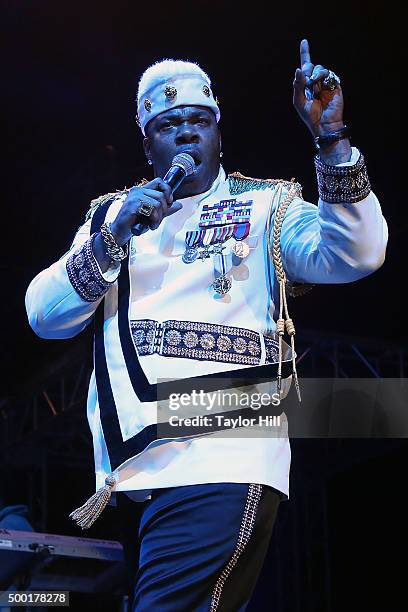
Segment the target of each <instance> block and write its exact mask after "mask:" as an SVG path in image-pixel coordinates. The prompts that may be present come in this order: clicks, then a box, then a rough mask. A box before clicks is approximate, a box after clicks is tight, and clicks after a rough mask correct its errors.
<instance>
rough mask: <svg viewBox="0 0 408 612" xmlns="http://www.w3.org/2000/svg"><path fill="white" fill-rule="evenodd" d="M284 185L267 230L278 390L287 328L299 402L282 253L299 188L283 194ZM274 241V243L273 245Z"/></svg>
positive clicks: (291, 326) (293, 335) (291, 322)
mask: <svg viewBox="0 0 408 612" xmlns="http://www.w3.org/2000/svg"><path fill="white" fill-rule="evenodd" d="M283 191H284V185H280V186H279V187H278V188H277V189H275V192H274V194H273V197H272V200H271V205H270V210H269V214H268V220H267V226H266V232H267V245H268V253H269V257H270V259H272V261H273V265H274V266H275V272H276V278H277V280H278V283H279V296H280V300H279V302H280V303H279V318H278V320H277V323H276V331H277V334H278V337H279V361H278V376H277V390H278V393H279V396H280V395H281V384H282V355H283V336H284V334H285V330H286V332H287V334H288V335H289V337H290V344H291V349H292V373H293V379H294V383H295V388H296V392H297V395H298V399H299V402H300V401H301V395H300V387H299V381H298V376H297V370H296V351H295V334H296V330H295V326H294V323H293V320H292V319H291V318H290V316H289V309H288V303H287V299H286V283H287V279H286V274H285V270H284V267H283V262H282V253H281V234H282V224H283V219H284V217H285V214H286V211H287V210H288V208H289V206H290V205H291V203H292V202H293V200H294V198H295V197H296V196H297V195H298V190H297V188H296V185H295V184H293V185H292V186H291V187H289V189H288V190H287V191H286V194H283ZM276 198H278V204H277V206H276V212H275V218H274V222H273V227H272V230H271V219H272V215H273V210H274V209H275V206H274V204H275V199H276ZM271 242H272V245H271Z"/></svg>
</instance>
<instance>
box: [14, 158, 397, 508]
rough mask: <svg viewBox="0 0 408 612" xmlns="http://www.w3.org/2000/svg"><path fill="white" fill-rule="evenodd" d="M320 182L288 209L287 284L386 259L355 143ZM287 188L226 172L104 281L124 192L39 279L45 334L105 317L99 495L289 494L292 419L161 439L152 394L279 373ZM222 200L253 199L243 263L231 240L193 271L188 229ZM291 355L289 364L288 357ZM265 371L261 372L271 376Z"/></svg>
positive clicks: (96, 393) (64, 333) (98, 364)
mask: <svg viewBox="0 0 408 612" xmlns="http://www.w3.org/2000/svg"><path fill="white" fill-rule="evenodd" d="M336 171H337V172H338V174H337V175H336V174H335V172H336ZM325 172H326V174H325ZM333 172H334V174H333ZM237 177H238V178H237ZM318 181H319V192H320V196H321V197H320V198H319V202H318V205H317V206H316V205H315V204H312V203H309V202H307V201H305V200H304V199H303V198H302V195H301V191H300V188H299V189H298V190H297V194H296V195H295V197H294V198H292V199H291V202H290V205H289V207H288V208H287V210H286V212H285V215H284V218H283V222H282V227H281V236H280V251H281V258H282V264H283V267H284V270H285V273H286V277H287V279H288V280H289V281H291V282H294V283H301V284H302V283H307V284H320V283H347V282H353V281H355V280H358V279H360V278H362V277H364V276H366V275H368V274H370V273H372V272H374V271H375V270H377V269H378V268H379V267H380V266H381V265H382V263H383V260H384V256H385V248H386V243H387V239H388V233H387V225H386V222H385V220H384V217H383V215H382V212H381V207H380V204H379V202H378V199H377V197H376V196H375V194H374V193H373V192H372V191H371V189H370V185H369V182H368V178H367V175H366V171H365V166H364V160H363V158H362V156H361V155H360V153H359V151H358V150H357V149H355V148H353V150H352V158H351V160H350V162H348V163H347V164H341V165H340V166H335V167H327V166H326V168H323V170H322V167H318ZM341 181H343V182H342V183H341ZM347 181H348V183H347ZM290 185H291V183H290V182H285V181H261V180H252V179H245V178H244V177H242V178H239V176H238V175H235V177H234V176H230V177H228V176H227V175H226V174H225V172H224V170H223V168H222V167H220V171H219V174H218V176H217V178H216V180H215V181H214V183H213V185H212V186H211V188H210V189H209V190H208V191H207V192H205V193H203V194H199V195H196V196H192V197H188V198H184V199H182V200H180V201H181V202H182V203H183V208H182V210H181V211H179V212H177V213H176V214H174V215H172V216H170V217H168V218H166V219H164V221H163V222H162V223H161V225H160V227H159V228H158V229H157V230H155V231H149V232H146V233H145V234H143V235H141V236H138V237H133V238H132V239H131V240H130V243H129V257H128V259H127V260H125V262H122V264H120V263H116V262H113V263H112V265H111V266H110V268H109V269H108V271H107V272H106V273H104V274H102V273H101V272H100V270H99V266H98V264H97V262H96V260H95V258H94V257H93V252H92V235H93V232H94V231H95V230H97V229H99V227H98V226H100V224H101V222H102V221H103V220H106V221H112V220H113V219H114V218H115V216H116V215H117V213H118V211H119V209H120V207H121V206H122V204H123V201H124V200H125V199H126V195H127V191H124V192H117V193H116V194H110V195H109V196H106V197H104V198H100V199H98V200H96V201H95V202H94V205H93V206H92V207H91V211H90V214H89V215H88V217H89V218H88V219H87V221H86V222H85V223H84V225H82V226H81V227H80V229H79V230H78V232H77V234H76V236H75V239H74V241H73V244H72V247H71V249H70V250H69V251H68V253H66V254H65V255H64V256H63V257H62V258H61V259H60V260H58V261H56V262H55V263H53V264H52V265H51V266H50V267H49V268H47V269H46V270H43V271H42V272H40V273H39V274H38V275H37V276H36V277H35V278H34V280H33V281H32V282H31V284H30V286H29V287H28V290H27V295H26V307H27V313H28V318H29V322H30V325H31V327H32V328H33V330H34V331H35V332H36V333H37V334H38V335H39V336H40V337H43V338H70V337H73V336H75V335H77V334H79V333H80V332H81V331H82V330H83V329H84V328H85V327H86V326H87V325H89V324H90V323H91V322H92V321H94V322H95V351H94V357H95V369H94V372H93V374H92V377H91V381H90V386H89V396H88V407H87V415H88V422H89V426H90V429H91V432H92V437H93V444H94V456H95V474H96V489H97V490H98V489H100V488H101V487H103V486H104V483H105V482H106V480H105V479H106V478H107V477H109V475H113V480H112V481H111V483H110V485H109V487H110V490H111V491H112V490H113V491H126V492H129V495H130V496H132V497H133V498H134V499H145V498H146V497H147V496H148V494H149V492H150V491H151V490H152V489H154V488H161V487H169V486H182V485H187V484H198V483H207V482H256V483H261V484H266V485H269V486H272V487H274V488H275V489H277V490H279V491H281V492H282V495H283V497H284V498H287V497H288V495H289V467H290V445H289V440H288V435H287V422H286V419H285V416H284V414H283V415H282V419H281V421H280V424H279V426H278V427H276V426H273V427H269V428H263V427H260V428H257V427H255V428H253V430H252V431H251V432H249V433H248V431H247V430H245V428H241V429H240V431H239V432H237V430H235V431H232V430H228V431H226V430H225V429H224V430H222V429H221V430H217V431H215V430H211V431H205V432H202V431H200V432H199V434H197V435H194V434H192V435H178V430H177V429H176V430H175V431H174V434H173V435H172V436H167V437H166V436H165V437H164V438H162V437H160V435H158V431H157V423H158V422H160V417H158V411H157V396H156V395H155V393H156V391H157V384H158V382H159V381H161V380H163V379H166V380H170V381H176V380H179V379H188V380H193V381H196V380H200V379H201V377H204V378H205V377H207V378H208V377H211V376H213V377H218V376H219V377H220V378H221V377H222V376H225V375H226V373H229V372H231V371H235V372H237V371H240V370H243V371H245V373H247V372H248V371H249V370H250V369H253V370H256V368H260V367H270V368H273V367H275V370H274V373H275V374H276V362H277V351H278V343H277V340H276V334H275V332H276V321H277V319H278V309H279V306H280V304H279V302H280V299H279V287H278V282H277V277H276V270H275V269H274V265H273V262H272V260H271V253H270V249H268V240H269V239H270V236H269V235H268V231H267V229H268V220H269V222H270V219H271V218H272V219H273V216H274V215H275V214H276V206H277V205H278V203H279V198H280V201H282V198H284V197H285V194H286V193H287V192H288V190H289V188H290ZM278 192H279V198H277V197H276V195H277V193H278ZM322 195H323V196H324V197H325V198H326V199H325V200H324V199H322ZM346 196H347V198H348V201H347V199H346ZM225 201H232V202H233V203H238V204H242V203H244V204H245V203H247V202H250V203H251V215H250V231H249V235H248V236H247V237H246V238H245V239H244V240H245V243H246V244H247V245H248V247H249V252H248V254H247V256H246V257H244V258H237V257H236V256H235V255H234V253H233V252H232V249H231V246H233V243H234V238H233V237H230V238H229V239H228V240H227V242H225V244H224V247H225V248H224V249H223V251H222V258H221V257H220V256H219V255H216V254H213V255H211V256H205V254H204V256H203V257H201V258H200V257H197V259H195V260H194V261H192V262H190V263H186V262H185V261H183V254H184V253H185V251H186V248H187V247H186V235H187V232H193V231H195V230H197V228H198V226H199V222H200V218H201V219H202V212H203V209H204V207H205V206H206V209H209V210H214V206H216V205H217V203H219V202H225ZM98 215H99V219H98V220H97V221H96V219H97V217H98ZM210 250H211V249H210ZM223 274H224V275H225V276H226V277H227V278H228V279H229V281H230V283H231V287H230V289H229V291H228V292H227V293H225V294H220V293H217V292H216V291H215V290H214V288H213V287H214V285H213V282H214V279H215V278H217V277H219V276H220V275H223ZM215 326H217V327H215ZM152 347H153V348H152ZM284 351H285V354H284V356H283V360H284V362H286V363H290V360H291V351H290V350H289V348H288V347H285V349H284ZM254 366H255V367H254ZM264 372H265V371H262V375H261V376H260V378H262V377H263V379H265V378H267V377H268V376H269V375H268V374H265V373H264ZM266 372H268V370H267V371H266ZM271 380H272V382H271V383H270V384H272V385H273V384H274V376H272V377H271ZM287 380H290V378H287ZM256 384H259V385H260V386H258V387H256V388H257V389H261V387H262V383H261V382H260V381H257V383H256ZM230 386H231V385H230ZM191 388H193V387H191ZM270 388H271V387H270ZM274 389H275V391H276V386H275V387H274ZM287 390H288V385H286V386H285V393H286V392H287ZM204 412H205V411H204ZM105 488H106V487H105Z"/></svg>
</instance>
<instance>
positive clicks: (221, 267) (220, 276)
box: [211, 253, 232, 295]
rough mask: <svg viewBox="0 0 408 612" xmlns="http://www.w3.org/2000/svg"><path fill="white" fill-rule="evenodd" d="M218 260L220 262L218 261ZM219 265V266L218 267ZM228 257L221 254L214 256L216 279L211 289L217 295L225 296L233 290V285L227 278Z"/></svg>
mask: <svg viewBox="0 0 408 612" xmlns="http://www.w3.org/2000/svg"><path fill="white" fill-rule="evenodd" d="M217 260H218V261H217ZM217 264H218V265H217ZM227 271H228V270H227V257H225V256H224V255H222V253H220V254H219V255H215V256H214V272H215V279H214V282H213V283H212V285H211V287H212V288H213V289H214V291H215V292H216V293H219V294H220V295H225V294H226V293H228V291H229V290H230V289H231V286H232V283H231V280H230V279H229V278H228V276H227Z"/></svg>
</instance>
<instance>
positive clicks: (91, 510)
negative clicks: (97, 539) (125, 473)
mask: <svg viewBox="0 0 408 612" xmlns="http://www.w3.org/2000/svg"><path fill="white" fill-rule="evenodd" d="M115 484H116V478H115V476H114V475H113V474H108V476H107V477H106V478H105V484H104V486H103V487H101V488H100V489H98V490H97V491H96V493H94V494H93V495H92V497H90V498H89V499H88V500H87V501H86V502H85V503H84V504H83V506H81V507H80V508H77V509H76V510H73V511H72V512H71V514H70V515H69V517H70V518H71V519H72V520H73V521H75V522H76V524H77V525H78V527H81V528H82V529H89V527H90V526H91V525H93V523H94V522H95V521H96V519H97V518H98V516H99V515H100V514H101V513H102V512H103V511H104V509H105V507H106V505H107V504H108V502H109V500H110V498H111V494H112V489H113V487H114V486H115Z"/></svg>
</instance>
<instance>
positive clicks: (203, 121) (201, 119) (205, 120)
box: [197, 117, 209, 125]
mask: <svg viewBox="0 0 408 612" xmlns="http://www.w3.org/2000/svg"><path fill="white" fill-rule="evenodd" d="M197 123H201V125H208V123H209V119H208V117H198V118H197Z"/></svg>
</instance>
